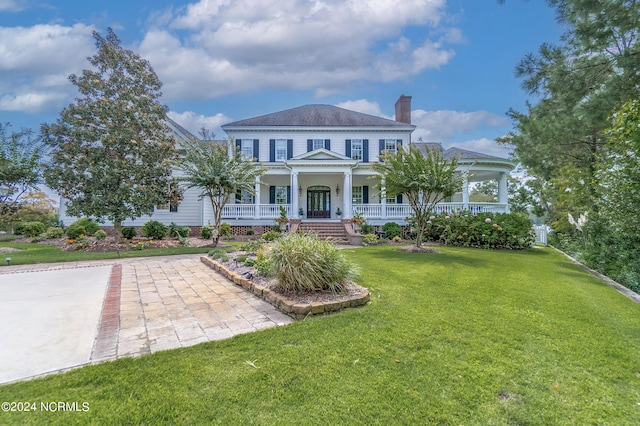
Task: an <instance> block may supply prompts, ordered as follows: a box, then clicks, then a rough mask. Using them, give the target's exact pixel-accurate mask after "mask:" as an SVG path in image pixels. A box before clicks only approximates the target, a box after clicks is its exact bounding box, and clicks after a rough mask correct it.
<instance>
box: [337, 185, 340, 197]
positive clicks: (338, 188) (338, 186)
mask: <svg viewBox="0 0 640 426" xmlns="http://www.w3.org/2000/svg"><path fill="white" fill-rule="evenodd" d="M336 195H340V184H337V185H336Z"/></svg>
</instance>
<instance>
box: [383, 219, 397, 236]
mask: <svg viewBox="0 0 640 426" xmlns="http://www.w3.org/2000/svg"><path fill="white" fill-rule="evenodd" d="M382 232H384V233H385V236H386V237H387V238H389V239H393V237H401V236H402V226H400V225H398V224H397V223H395V222H387V223H385V224H384V225H382Z"/></svg>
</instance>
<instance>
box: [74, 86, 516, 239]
mask: <svg viewBox="0 0 640 426" xmlns="http://www.w3.org/2000/svg"><path fill="white" fill-rule="evenodd" d="M395 112H396V116H395V120H389V119H385V118H381V117H376V116H372V115H368V114H363V113H359V112H355V111H350V110H347V109H344V108H339V107H336V106H331V105H305V106H301V107H297V108H293V109H289V110H285V111H280V112H275V113H272V114H267V115H262V116H259V117H253V118H248V119H245V120H240V121H235V122H232V123H228V124H225V125H223V126H222V129H223V130H224V132H225V133H226V134H227V136H228V140H229V141H232V142H233V143H234V144H235V145H236V147H237V149H238V150H239V151H240V152H241V154H242V155H245V156H246V157H247V158H253V159H254V160H255V161H259V162H260V163H261V164H262V167H264V168H265V174H264V175H263V176H262V177H261V178H260V180H259V181H256V186H255V194H251V193H248V192H246V193H238V194H236V197H235V199H234V200H232V202H231V203H229V204H227V205H226V206H225V208H224V211H223V220H224V221H225V222H227V223H229V224H231V225H233V226H236V227H242V228H244V227H256V226H270V225H273V224H274V219H275V218H276V217H278V216H279V215H280V206H284V207H285V209H286V211H287V215H288V217H289V218H292V219H299V220H301V221H302V222H303V223H304V222H311V221H313V222H316V221H327V222H329V221H335V222H339V221H340V220H345V219H349V218H351V217H352V216H353V214H354V212H360V213H363V214H364V216H365V217H366V219H367V221H368V222H369V223H371V224H374V225H381V224H383V223H385V222H388V221H394V222H397V223H399V224H404V222H405V218H406V217H407V216H409V215H410V214H411V209H410V208H409V205H408V204H406V203H405V202H404V201H405V200H403V198H402V196H401V195H398V196H396V197H386V196H384V195H382V194H384V190H383V191H381V190H380V189H378V188H377V187H376V185H377V184H378V182H379V181H378V180H377V179H375V176H376V173H375V172H374V171H373V167H372V165H373V164H374V163H375V162H377V161H379V156H380V154H381V153H382V152H383V151H385V150H387V151H395V150H397V149H398V147H399V146H400V145H402V146H405V147H407V146H408V145H409V144H413V145H415V146H418V147H419V148H421V149H422V150H426V149H428V148H429V149H433V148H436V149H442V147H441V146H440V145H439V144H434V143H424V142H415V141H414V142H412V141H411V134H412V132H413V130H414V129H415V126H413V125H412V124H411V97H410V96H404V95H402V96H400V98H399V99H398V101H397V102H396V104H395ZM168 124H169V127H170V128H171V129H172V132H173V135H174V137H176V138H177V140H178V141H180V140H181V139H186V138H191V137H193V135H191V134H190V133H189V132H188V131H186V130H185V129H184V128H182V127H181V126H180V125H179V124H178V123H175V122H174V121H172V120H168ZM230 145H231V144H230ZM229 155H233V153H232V147H231V146H230V149H229ZM444 156H445V158H449V157H451V156H456V157H457V158H458V167H459V169H460V170H463V171H467V173H466V174H465V175H466V176H467V180H466V181H465V183H464V185H463V187H462V188H460V192H459V193H458V194H456V195H455V196H454V197H452V198H451V199H450V200H447V202H445V203H441V204H440V205H439V206H438V210H439V211H440V212H443V211H446V212H451V211H459V210H463V209H467V210H471V211H474V212H479V211H491V212H503V211H508V210H509V206H508V203H507V175H508V173H509V172H510V171H511V170H513V168H514V167H515V165H514V164H513V163H512V162H511V161H509V160H507V159H504V158H499V157H494V156H490V155H486V154H481V153H476V152H471V151H466V150H461V149H458V148H450V149H448V150H446V151H444ZM484 180H497V181H498V186H499V191H498V192H499V194H498V202H497V203H472V202H469V183H470V182H474V181H484ZM198 195H199V190H197V189H189V190H187V191H186V192H185V194H184V198H183V200H182V201H181V203H180V205H175V206H174V205H169V204H167V205H162V206H157V207H156V209H155V211H154V213H153V215H151V216H145V217H141V218H138V219H135V220H133V221H127V222H126V223H125V225H129V226H131V225H134V226H141V225H143V224H144V223H145V222H146V221H147V220H149V219H151V218H153V219H156V220H159V221H161V222H163V223H165V224H169V223H171V222H174V223H176V224H179V225H187V226H202V225H206V224H208V223H213V214H212V210H211V206H210V203H209V200H208V199H206V198H205V199H199V197H198ZM61 206H62V208H61V219H62V220H63V221H64V223H65V224H69V223H71V222H72V221H73V220H75V218H70V217H66V216H65V214H64V202H61Z"/></svg>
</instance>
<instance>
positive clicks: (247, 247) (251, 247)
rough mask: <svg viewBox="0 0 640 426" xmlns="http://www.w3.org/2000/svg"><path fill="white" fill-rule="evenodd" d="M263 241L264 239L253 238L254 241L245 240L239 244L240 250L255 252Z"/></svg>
mask: <svg viewBox="0 0 640 426" xmlns="http://www.w3.org/2000/svg"><path fill="white" fill-rule="evenodd" d="M264 243H265V241H264V240H262V239H260V240H255V241H247V242H246V243H244V244H242V245H241V246H240V250H241V251H248V252H255V251H258V250H260V248H261V247H262V245H263V244H264Z"/></svg>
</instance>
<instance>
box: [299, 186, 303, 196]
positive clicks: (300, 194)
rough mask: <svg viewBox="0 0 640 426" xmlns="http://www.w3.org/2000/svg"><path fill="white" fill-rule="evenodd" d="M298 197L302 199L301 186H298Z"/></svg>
mask: <svg viewBox="0 0 640 426" xmlns="http://www.w3.org/2000/svg"><path fill="white" fill-rule="evenodd" d="M298 197H302V185H298Z"/></svg>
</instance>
